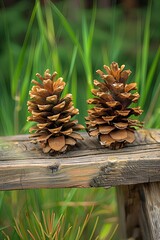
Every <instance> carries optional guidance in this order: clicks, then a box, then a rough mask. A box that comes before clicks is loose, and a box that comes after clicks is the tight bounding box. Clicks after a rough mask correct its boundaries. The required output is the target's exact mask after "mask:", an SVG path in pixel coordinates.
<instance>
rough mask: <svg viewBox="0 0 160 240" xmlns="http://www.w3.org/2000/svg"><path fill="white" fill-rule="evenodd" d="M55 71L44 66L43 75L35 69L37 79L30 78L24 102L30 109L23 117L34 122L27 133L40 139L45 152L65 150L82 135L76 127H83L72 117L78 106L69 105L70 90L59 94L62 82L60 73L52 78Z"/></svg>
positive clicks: (61, 89)
mask: <svg viewBox="0 0 160 240" xmlns="http://www.w3.org/2000/svg"><path fill="white" fill-rule="evenodd" d="M56 75H57V73H56V72H54V73H53V74H52V75H51V74H50V73H49V70H48V69H47V70H46V71H45V73H44V77H42V76H41V75H40V74H39V73H37V74H36V76H37V77H38V78H39V79H40V80H41V83H39V82H37V81H35V80H32V83H33V84H34V86H33V87H32V89H31V91H30V92H29V95H30V98H31V100H30V101H28V103H27V105H28V111H29V112H30V113H31V116H29V117H28V119H27V120H28V121H34V122H37V124H36V125H35V126H33V127H31V128H30V132H32V131H35V133H34V134H32V135H31V137H32V138H34V139H35V140H36V142H38V143H40V147H41V148H42V149H43V152H45V153H48V152H50V153H53V152H65V151H66V150H68V149H70V147H72V146H74V145H75V144H76V142H77V140H81V139H83V138H82V136H81V135H80V134H79V133H77V132H76V131H79V130H81V129H84V127H83V126H82V125H81V124H78V121H77V120H72V117H73V116H75V115H76V114H79V110H78V109H77V108H74V106H73V102H72V94H67V95H66V96H65V97H63V98H61V94H62V92H63V89H64V87H65V82H64V81H63V78H61V77H59V78H58V79H57V80H56V79H55V76H56Z"/></svg>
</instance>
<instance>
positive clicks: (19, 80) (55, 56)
mask: <svg viewBox="0 0 160 240" xmlns="http://www.w3.org/2000/svg"><path fill="white" fill-rule="evenodd" d="M30 4H31V3H28V2H26V3H25V1H20V3H18V4H17V6H15V7H14V8H10V9H7V10H6V9H4V8H3V9H2V10H1V15H0V18H1V21H0V33H1V34H2V36H3V39H1V40H0V41H1V47H0V54H1V58H0V64H1V72H0V92H1V93H0V134H1V135H11V134H20V133H28V128H29V127H30V123H26V118H27V115H28V112H27V105H26V102H27V100H28V92H29V89H30V88H31V79H32V78H35V74H36V73H37V72H39V73H41V74H43V72H44V71H45V70H46V69H47V68H49V69H50V71H51V72H52V71H57V72H58V76H63V77H64V80H65V81H66V83H67V85H66V88H65V90H64V94H66V93H67V92H71V93H72V94H73V100H74V103H75V106H76V107H78V108H79V110H80V114H79V116H78V118H79V119H78V120H79V121H80V122H81V123H82V124H84V116H86V114H87V105H86V99H87V98H88V97H89V96H90V94H91V93H90V92H91V88H92V85H93V79H94V78H96V77H97V76H96V74H95V72H96V70H97V69H99V68H100V69H102V66H103V64H107V65H108V64H110V63H111V62H112V61H116V62H118V63H119V64H120V65H121V64H126V68H130V69H131V70H132V75H131V78H130V81H136V82H137V84H138V90H139V92H140V94H141V98H140V101H139V103H138V105H141V107H142V109H144V113H143V115H142V116H141V120H144V121H145V127H149V128H159V127H160V121H159V118H160V70H159V69H160V65H159V64H160V45H159V38H160V33H159V31H158V30H157V29H158V27H159V17H157V18H156V16H159V9H160V4H159V1H155V0H153V1H152V4H149V5H148V8H147V9H142V10H140V11H138V10H136V9H135V10H132V13H133V16H134V18H132V17H131V18H130V17H128V19H127V21H126V17H127V16H125V15H124V12H123V11H122V8H121V7H120V6H116V5H113V7H111V8H109V9H99V8H97V7H96V5H94V7H93V9H92V10H84V9H74V10H75V12H74V14H71V13H73V11H74V10H73V9H70V8H69V7H68V5H67V2H65V1H63V3H62V2H61V3H60V4H59V5H58V4H56V5H54V4H53V3H52V2H48V4H46V5H44V6H43V7H42V6H41V5H40V2H39V1H38V0H37V1H36V3H35V5H34V6H33V10H32V13H31V14H30V18H29V19H26V18H24V17H23V15H24V14H23V13H24V11H25V10H26V9H29V8H30V7H31V5H30ZM153 13H154V14H153ZM157 13H158V14H157ZM13 25H14V27H13ZM93 206H94V207H93ZM92 208H93V210H92V211H91V209H92ZM42 212H43V213H42ZM53 212H54V213H55V215H54V214H53ZM88 212H89V215H87V214H88ZM0 216H4V217H3V219H2V218H1V219H0V231H1V232H0V239H4V234H5V236H6V237H5V239H9V238H10V239H15V240H16V239H19V237H20V235H21V234H22V235H23V238H22V239H28V237H29V235H30V238H31V239H34V238H35V239H37V234H38V235H40V236H42V235H45V237H46V236H47V234H48V232H47V231H48V230H47V229H48V227H47V226H48V224H49V225H50V227H51V229H52V230H53V229H54V230H55V229H56V226H60V227H61V231H60V232H61V233H60V234H61V235H60V236H64V235H65V234H67V233H69V235H70V234H71V235H70V236H71V237H70V238H68V236H69V235H67V236H66V239H71V240H72V239H77V240H78V239H89V240H91V239H96V237H97V236H98V238H97V239H101V240H103V239H116V233H117V218H116V202H115V192H114V189H110V190H107V191H104V190H103V189H83V190H80V189H79V190H76V189H72V190H68V189H59V190H58V189H52V190H44V189H41V190H28V191H10V192H1V193H0ZM60 216H61V217H60ZM62 216H64V217H62ZM53 218H54V221H53ZM14 219H15V220H14ZM58 219H59V223H60V225H56V224H57V223H58ZM52 223H53V224H52ZM14 226H15V229H14ZM70 227H71V228H70ZM27 229H28V231H27ZM2 231H3V232H4V234H3V233H2ZM57 231H58V230H57ZM44 232H45V233H44ZM55 232H56V231H54V233H55ZM54 233H53V234H54ZM114 233H115V234H114ZM58 234H59V232H58ZM87 234H88V235H87ZM32 235H33V236H34V237H32ZM35 236H36V237H35ZM42 239H43V238H42ZM46 239H47V238H46ZM55 239H56V238H55ZM61 239H62V238H61Z"/></svg>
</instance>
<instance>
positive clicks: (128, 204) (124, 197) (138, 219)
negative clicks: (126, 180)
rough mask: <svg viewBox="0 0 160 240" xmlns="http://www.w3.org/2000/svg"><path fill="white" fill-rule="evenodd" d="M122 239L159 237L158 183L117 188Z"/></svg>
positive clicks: (144, 239)
mask: <svg viewBox="0 0 160 240" xmlns="http://www.w3.org/2000/svg"><path fill="white" fill-rule="evenodd" d="M117 195H118V207H119V217H120V234H121V238H120V239H122V240H125V239H135V240H142V239H143V240H158V239H160V183H145V184H138V185H130V186H129V185H128V186H120V187H118V189H117Z"/></svg>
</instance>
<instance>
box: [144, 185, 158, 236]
mask: <svg viewBox="0 0 160 240" xmlns="http://www.w3.org/2000/svg"><path fill="white" fill-rule="evenodd" d="M139 193H140V205H141V219H140V225H141V229H142V234H143V239H145V240H158V239H160V183H150V184H141V185H140V187H139Z"/></svg>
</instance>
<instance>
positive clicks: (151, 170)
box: [0, 130, 160, 240]
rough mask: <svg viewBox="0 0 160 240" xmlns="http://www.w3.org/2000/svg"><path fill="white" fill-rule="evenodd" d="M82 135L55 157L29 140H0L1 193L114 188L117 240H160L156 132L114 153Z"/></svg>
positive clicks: (144, 133)
mask: <svg viewBox="0 0 160 240" xmlns="http://www.w3.org/2000/svg"><path fill="white" fill-rule="evenodd" d="M83 136H84V140H83V141H81V142H79V143H78V144H77V146H75V147H74V148H73V149H72V150H71V151H69V152H67V153H65V154H56V155H49V154H47V155H46V154H43V153H42V151H41V150H40V149H39V148H38V146H37V144H34V143H31V142H30V139H29V136H28V135H19V136H10V137H0V190H13V189H14V190H15V189H31V188H62V187H70V188H71V187H76V188H78V187H83V188H88V187H105V188H106V187H107V188H108V187H112V186H116V187H117V196H118V205H119V214H120V218H121V221H120V227H121V236H120V239H137V240H138V239H139V240H140V239H144V240H150V239H151V240H152V239H155V240H158V239H160V183H158V182H160V130H140V131H138V132H137V133H136V141H135V142H134V144H131V145H128V146H127V147H126V148H123V149H120V150H116V151H114V150H109V149H106V148H104V147H102V146H100V144H99V143H98V141H97V140H96V139H94V138H90V137H88V136H87V134H86V133H84V134H83ZM156 182H157V183H156ZM122 220H123V221H122ZM124 223H125V224H124Z"/></svg>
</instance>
